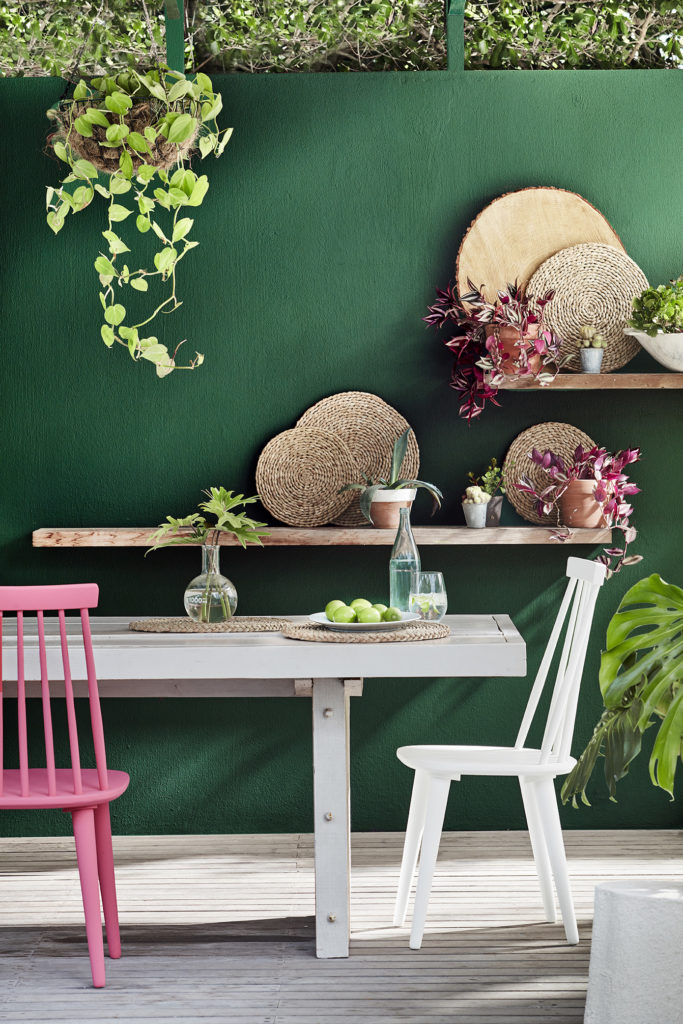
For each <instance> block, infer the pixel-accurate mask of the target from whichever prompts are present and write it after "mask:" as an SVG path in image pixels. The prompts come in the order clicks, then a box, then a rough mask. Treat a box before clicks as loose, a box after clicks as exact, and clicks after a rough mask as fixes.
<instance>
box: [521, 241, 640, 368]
mask: <svg viewBox="0 0 683 1024" xmlns="http://www.w3.org/2000/svg"><path fill="white" fill-rule="evenodd" d="M647 287H648V282H647V278H646V277H645V274H644V273H643V272H642V270H641V269H640V267H639V266H638V265H637V264H636V263H634V262H633V260H632V259H631V258H630V257H629V256H627V255H626V253H624V252H620V251H619V249H615V248H613V247H612V246H611V245H598V244H594V243H584V244H582V245H572V246H570V248H568V249H562V250H560V252H556V253H555V255H554V256H551V257H550V259H547V260H546V261H545V263H542V264H541V266H540V267H539V268H538V270H537V271H536V273H535V274H534V275H533V276H532V278H531V280H530V281H529V285H528V287H527V294H528V295H536V296H538V295H543V294H544V292H547V291H548V290H549V289H550V288H554V289H555V298H554V299H553V300H552V302H549V303H548V305H547V306H546V307H545V317H544V319H545V323H546V324H547V326H548V327H550V329H551V330H552V331H554V332H555V334H556V335H557V336H558V337H559V338H561V339H562V347H561V349H560V353H561V355H562V356H568V355H570V356H571V359H570V361H569V362H568V363H567V364H566V366H568V367H569V368H570V369H572V370H578V369H580V368H581V357H580V356H579V353H578V350H577V344H578V341H579V337H580V330H581V328H582V327H583V326H584V325H590V326H592V327H596V328H597V329H598V331H599V332H600V333H601V334H604V336H605V339H606V341H607V347H606V349H605V355H604V357H603V361H602V370H601V372H602V373H611V372H612V370H618V369H619V367H620V366H624V365H625V364H626V363H628V361H629V360H630V359H633V357H634V356H635V355H637V354H638V352H639V351H640V345H639V344H638V342H637V341H636V339H635V338H631V337H629V336H628V335H627V334H624V328H625V327H626V325H627V322H628V320H629V319H630V317H631V313H632V302H633V298H634V297H635V296H636V295H640V293H641V292H642V291H643V290H644V289H645V288H647Z"/></svg>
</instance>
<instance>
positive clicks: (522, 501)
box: [503, 423, 595, 526]
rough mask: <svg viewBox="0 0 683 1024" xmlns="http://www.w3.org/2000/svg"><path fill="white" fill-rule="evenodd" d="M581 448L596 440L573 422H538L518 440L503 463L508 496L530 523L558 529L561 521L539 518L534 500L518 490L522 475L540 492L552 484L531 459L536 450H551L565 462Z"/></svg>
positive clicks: (510, 448) (519, 436)
mask: <svg viewBox="0 0 683 1024" xmlns="http://www.w3.org/2000/svg"><path fill="white" fill-rule="evenodd" d="M579 445H582V446H583V448H593V447H594V446H595V441H593V440H592V439H591V438H590V437H589V436H588V434H584V432H583V431H582V430H579V429H578V428H577V427H573V426H572V425H571V423H537V424H536V426H534V427H529V429H528V430H523V431H522V433H521V434H519V435H518V436H517V437H516V438H515V439H514V441H513V442H512V444H511V445H510V447H509V448H508V452H507V455H506V456H505V461H504V462H503V473H504V474H505V484H506V497H507V499H508V501H509V502H510V504H511V505H512V506H513V508H515V509H516V511H517V512H519V514H520V516H521V517H522V518H523V519H526V520H527V522H529V523H537V524H539V525H543V526H548V525H549V524H551V525H553V526H554V525H556V524H557V523H558V522H559V518H558V516H557V515H556V516H555V517H554V518H553V517H551V516H539V514H538V512H537V511H536V502H535V500H534V498H532V497H531V496H530V495H528V494H524V493H523V492H522V491H518V490H517V488H516V487H515V484H516V483H517V482H518V481H519V480H520V479H521V477H522V476H528V477H529V479H530V480H531V482H532V483H533V484H534V486H535V487H536V489H537V490H539V491H540V490H542V489H543V488H545V487H547V486H548V484H549V483H550V482H551V481H550V477H549V476H548V474H547V473H546V471H545V470H544V469H541V467H540V466H537V465H536V464H535V463H533V462H532V461H531V459H530V458H529V455H530V454H531V450H532V448H538V450H539V451H540V452H544V451H546V449H548V448H549V449H550V450H551V451H553V452H554V453H555V454H556V455H561V456H562V458H563V459H565V461H571V459H572V458H573V455H574V451H575V449H576V448H577V447H578V446H579Z"/></svg>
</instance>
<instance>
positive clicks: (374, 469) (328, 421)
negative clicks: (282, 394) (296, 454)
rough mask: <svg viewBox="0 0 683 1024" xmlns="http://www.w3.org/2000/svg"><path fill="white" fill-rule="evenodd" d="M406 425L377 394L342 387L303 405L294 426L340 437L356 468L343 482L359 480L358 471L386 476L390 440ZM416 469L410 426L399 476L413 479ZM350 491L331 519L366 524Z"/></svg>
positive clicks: (344, 523) (340, 523)
mask: <svg viewBox="0 0 683 1024" xmlns="http://www.w3.org/2000/svg"><path fill="white" fill-rule="evenodd" d="M409 426H410V424H409V423H408V421H407V420H406V419H404V418H403V416H401V414H400V412H397V411H396V409H394V408H393V406H391V405H389V403H388V402H385V401H384V399H383V398H380V397H379V396H378V395H373V394H371V393H369V392H367V391H342V392H340V393H339V394H337V395H330V396H329V397H328V398H323V399H321V401H319V402H316V404H315V405H312V406H311V408H310V409H307V410H306V412H305V413H304V414H303V415H302V416H301V418H300V419H299V421H298V423H297V430H298V429H300V428H301V427H316V428H318V429H319V430H327V431H330V432H331V433H333V434H334V435H335V437H338V438H340V439H341V440H342V441H343V442H344V443H345V444H346V446H347V447H348V448H349V449H350V451H351V452H352V453H353V456H354V458H355V460H356V462H357V463H358V469H359V473H358V477H357V478H356V480H346V481H345V483H361V480H362V478H361V473H365V475H366V476H369V477H370V478H371V479H373V480H376V479H377V478H378V477H384V478H387V477H388V476H389V473H390V472H391V455H392V451H393V447H394V441H396V439H397V438H399V437H400V436H401V434H402V433H403V432H404V431H405V430H407V428H408V427H409ZM419 469H420V449H419V448H418V446H417V439H416V437H415V434H414V433H413V431H412V430H411V432H410V434H409V435H408V447H407V449H406V454H405V458H404V459H403V464H402V466H401V476H402V477H404V478H405V479H414V478H415V477H416V476H417V474H418V472H419ZM350 493H351V495H352V497H351V501H350V503H349V505H348V507H347V508H346V509H345V510H344V511H342V512H341V514H338V515H336V516H335V517H334V522H335V523H336V525H337V526H367V520H366V519H365V517H364V516H363V514H362V512H361V510H360V506H359V504H358V492H357V491H351V492H350Z"/></svg>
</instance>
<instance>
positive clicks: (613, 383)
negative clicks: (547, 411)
mask: <svg viewBox="0 0 683 1024" xmlns="http://www.w3.org/2000/svg"><path fill="white" fill-rule="evenodd" d="M500 387H501V389H502V390H504V391H547V390H551V391H603V390H608V389H611V390H621V391H624V390H626V391H631V390H641V391H647V390H650V389H661V388H664V389H668V390H671V389H676V388H683V373H558V375H557V377H556V378H555V380H554V381H553V382H552V384H546V385H544V386H543V387H541V385H540V384H538V383H537V382H536V381H533V380H532V381H529V382H527V381H526V380H525V379H524V378H520V377H510V378H509V379H508V380H506V381H505V382H504V383H503V384H501V385H500Z"/></svg>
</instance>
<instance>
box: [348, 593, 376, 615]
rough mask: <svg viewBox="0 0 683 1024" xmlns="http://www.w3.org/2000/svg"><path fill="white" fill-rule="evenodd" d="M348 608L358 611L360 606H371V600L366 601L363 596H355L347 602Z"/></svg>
mask: <svg viewBox="0 0 683 1024" xmlns="http://www.w3.org/2000/svg"><path fill="white" fill-rule="evenodd" d="M349 608H353V610H354V612H357V611H360V609H361V608H372V601H366V600H365V598H364V597H357V598H355V600H353V601H350V602H349Z"/></svg>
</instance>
